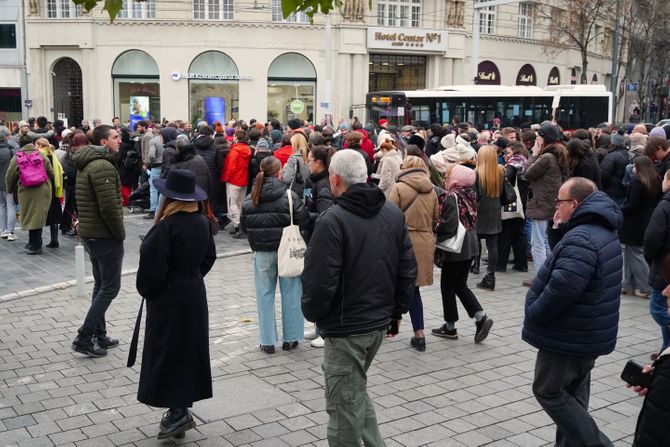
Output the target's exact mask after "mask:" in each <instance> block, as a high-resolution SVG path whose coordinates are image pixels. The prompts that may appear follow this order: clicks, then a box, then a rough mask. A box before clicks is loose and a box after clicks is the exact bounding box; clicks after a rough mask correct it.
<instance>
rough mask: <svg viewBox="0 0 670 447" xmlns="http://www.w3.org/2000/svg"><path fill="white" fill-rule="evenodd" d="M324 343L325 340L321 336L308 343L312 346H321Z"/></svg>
mask: <svg viewBox="0 0 670 447" xmlns="http://www.w3.org/2000/svg"><path fill="white" fill-rule="evenodd" d="M325 344H326V341H325V340H324V339H323V338H321V337H317V338H315V339H314V340H312V341H311V342H310V343H309V345H310V346H311V347H312V348H323V345H325Z"/></svg>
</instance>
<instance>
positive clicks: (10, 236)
mask: <svg viewBox="0 0 670 447" xmlns="http://www.w3.org/2000/svg"><path fill="white" fill-rule="evenodd" d="M7 240H8V241H15V240H16V236H14V233H9V234H7Z"/></svg>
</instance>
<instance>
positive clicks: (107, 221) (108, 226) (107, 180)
mask: <svg viewBox="0 0 670 447" xmlns="http://www.w3.org/2000/svg"><path fill="white" fill-rule="evenodd" d="M74 165H75V167H76V168H77V189H76V197H77V211H78V213H79V235H80V236H81V237H82V238H84V239H116V240H118V241H122V240H124V239H125V238H126V230H125V227H124V226H123V207H122V206H121V180H120V179H119V173H118V172H117V170H116V162H115V158H114V155H113V154H111V153H110V152H109V151H108V150H107V149H106V148H105V147H102V146H84V147H82V148H81V149H79V150H78V151H77V152H76V153H75V155H74Z"/></svg>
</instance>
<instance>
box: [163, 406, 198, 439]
mask: <svg viewBox="0 0 670 447" xmlns="http://www.w3.org/2000/svg"><path fill="white" fill-rule="evenodd" d="M194 427H195V421H194V420H193V416H191V412H190V411H188V409H187V408H170V409H169V410H168V411H167V412H166V413H165V414H164V415H163V419H161V423H160V431H159V432H158V439H165V438H171V437H174V438H176V437H179V438H181V436H180V435H181V434H182V433H184V432H185V431H186V430H190V429H192V428H194Z"/></svg>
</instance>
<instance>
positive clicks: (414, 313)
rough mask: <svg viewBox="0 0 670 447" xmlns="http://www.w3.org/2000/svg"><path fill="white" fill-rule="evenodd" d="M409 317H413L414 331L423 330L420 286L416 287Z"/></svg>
mask: <svg viewBox="0 0 670 447" xmlns="http://www.w3.org/2000/svg"><path fill="white" fill-rule="evenodd" d="M409 317H410V318H411V319H412V329H413V330H414V332H416V331H422V330H423V302H422V301H421V291H420V290H419V286H416V288H415V289H414V299H413V300H412V302H411V303H410V305H409Z"/></svg>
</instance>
